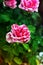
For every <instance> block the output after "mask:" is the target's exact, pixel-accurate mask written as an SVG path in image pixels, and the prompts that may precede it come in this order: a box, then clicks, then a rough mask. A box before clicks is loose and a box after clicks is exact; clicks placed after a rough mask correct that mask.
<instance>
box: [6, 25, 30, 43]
mask: <svg viewBox="0 0 43 65" xmlns="http://www.w3.org/2000/svg"><path fill="white" fill-rule="evenodd" d="M29 40H30V31H29V30H28V28H27V26H26V25H24V24H23V25H20V26H19V25H17V24H13V25H12V26H11V32H8V33H7V34H6V41H7V42H8V43H14V42H19V43H27V42H28V41H29Z"/></svg>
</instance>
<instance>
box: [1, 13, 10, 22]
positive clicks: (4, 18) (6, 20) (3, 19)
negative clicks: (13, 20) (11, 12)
mask: <svg viewBox="0 0 43 65" xmlns="http://www.w3.org/2000/svg"><path fill="white" fill-rule="evenodd" d="M0 18H1V19H0V20H1V21H3V22H8V21H9V20H10V18H9V16H8V15H6V14H1V15H0Z"/></svg>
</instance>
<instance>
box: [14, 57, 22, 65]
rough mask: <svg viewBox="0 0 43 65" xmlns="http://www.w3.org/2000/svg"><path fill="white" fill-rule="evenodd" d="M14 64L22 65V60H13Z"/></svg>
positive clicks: (16, 58)
mask: <svg viewBox="0 0 43 65" xmlns="http://www.w3.org/2000/svg"><path fill="white" fill-rule="evenodd" d="M14 62H16V63H17V64H22V60H21V59H20V58H18V57H15V58H14Z"/></svg>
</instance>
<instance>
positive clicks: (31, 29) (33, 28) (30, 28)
mask: <svg viewBox="0 0 43 65" xmlns="http://www.w3.org/2000/svg"><path fill="white" fill-rule="evenodd" d="M28 28H29V30H30V32H31V33H34V32H35V29H36V28H35V27H34V26H32V25H29V26H28Z"/></svg>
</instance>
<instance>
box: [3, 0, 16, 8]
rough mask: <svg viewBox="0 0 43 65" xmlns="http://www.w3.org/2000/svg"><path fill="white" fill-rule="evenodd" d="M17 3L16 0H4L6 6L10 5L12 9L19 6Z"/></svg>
mask: <svg viewBox="0 0 43 65" xmlns="http://www.w3.org/2000/svg"><path fill="white" fill-rule="evenodd" d="M16 4H17V1H16V0H4V2H3V5H4V6H8V7H10V8H12V9H14V8H16V7H17V5H16Z"/></svg>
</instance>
